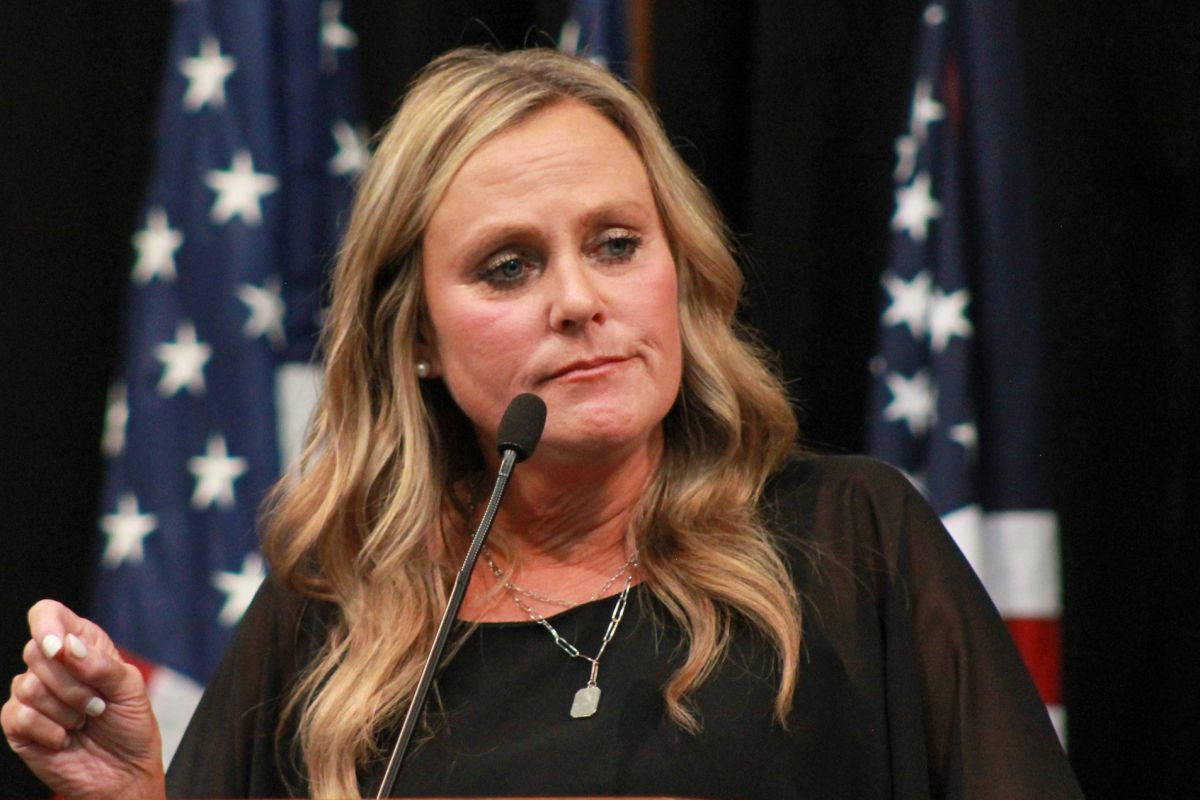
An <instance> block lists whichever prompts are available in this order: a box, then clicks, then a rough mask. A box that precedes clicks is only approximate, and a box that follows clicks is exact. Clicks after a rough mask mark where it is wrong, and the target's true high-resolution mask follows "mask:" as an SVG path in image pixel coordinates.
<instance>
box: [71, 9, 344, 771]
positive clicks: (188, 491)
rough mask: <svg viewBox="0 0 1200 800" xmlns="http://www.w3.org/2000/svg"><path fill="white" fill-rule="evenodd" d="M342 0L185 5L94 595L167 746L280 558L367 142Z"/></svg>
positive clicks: (136, 266)
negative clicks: (268, 517) (259, 522)
mask: <svg viewBox="0 0 1200 800" xmlns="http://www.w3.org/2000/svg"><path fill="white" fill-rule="evenodd" d="M341 13H342V9H341V4H340V3H339V2H337V1H336V0H325V2H318V0H275V1H274V2H267V1H266V0H263V2H252V3H241V2H223V1H222V0H187V2H184V3H178V4H177V5H176V8H175V16H174V21H173V29H172V39H171V45H170V49H169V56H168V61H167V65H166V76H165V80H164V83H163V88H162V94H161V97H160V104H161V109H160V112H159V120H158V130H157V138H158V143H157V151H156V161H155V166H154V171H153V175H152V179H151V182H150V185H149V187H148V192H147V196H146V201H145V205H144V209H143V212H142V215H141V221H140V226H141V227H140V229H139V230H137V231H136V232H135V233H134V234H133V237H132V245H133V251H134V256H133V264H132V269H131V273H130V282H129V289H128V292H129V294H128V299H127V305H126V315H125V317H126V318H125V335H124V356H123V368H122V369H121V371H120V374H119V376H118V377H117V379H116V380H115V381H114V383H113V385H112V387H111V390H110V398H109V405H108V411H107V417H106V421H105V422H106V424H105V431H104V441H103V445H102V446H103V450H104V453H105V456H106V458H107V466H106V479H105V488H104V497H103V508H102V510H101V512H100V517H99V528H100V531H101V533H102V534H103V537H102V541H101V548H102V550H101V554H100V558H99V562H100V563H99V564H98V567H97V574H96V577H95V584H94V595H93V600H92V603H91V608H90V613H91V615H92V616H93V618H95V619H96V621H97V622H99V624H100V625H101V626H103V627H104V628H106V629H107V630H108V632H109V633H110V634H111V636H112V638H113V640H114V641H115V642H116V643H117V645H118V646H119V647H121V648H122V649H123V650H125V651H126V652H127V653H128V654H129V655H130V658H131V659H133V660H134V661H135V663H138V664H139V666H140V667H141V668H142V669H143V671H144V673H145V674H146V675H147V678H148V683H149V687H150V693H151V700H152V701H153V703H154V707H155V711H156V713H157V714H158V716H159V720H160V724H161V727H162V730H163V740H164V741H163V745H164V748H163V749H164V759H165V760H167V761H169V760H170V757H171V754H172V753H173V752H174V749H175V746H176V745H177V743H178V740H179V737H180V736H181V735H182V733H183V728H184V726H186V723H187V721H188V719H189V718H190V716H191V712H192V710H193V708H194V706H195V703H196V702H197V700H198V699H199V694H200V692H201V688H202V686H203V684H204V683H205V681H206V680H207V679H208V677H209V676H210V674H211V673H212V671H213V668H214V667H215V665H216V662H217V660H218V659H219V657H220V655H221V652H222V650H223V648H224V646H225V644H226V642H227V641H228V639H229V637H230V634H231V633H232V630H233V627H234V626H235V625H236V624H237V622H238V620H239V619H240V618H241V616H242V613H243V612H244V611H245V609H246V607H247V605H248V604H249V602H250V599H251V598H252V597H253V595H254V592H255V590H256V589H257V587H258V585H259V584H260V583H261V581H262V579H263V577H264V574H265V565H264V563H263V560H262V557H261V555H260V553H259V550H258V539H257V534H256V529H255V520H256V512H257V509H258V505H259V503H260V502H261V500H262V499H263V495H264V493H265V492H266V491H267V489H268V488H269V487H270V486H271V484H272V483H273V482H274V481H275V480H276V478H277V477H278V476H279V473H280V469H281V465H282V464H284V463H286V462H287V461H288V460H290V458H291V457H292V455H294V452H295V449H296V447H297V445H298V442H299V439H300V431H301V430H302V429H303V427H304V425H305V423H306V422H307V417H308V413H309V411H310V409H311V407H312V402H313V400H314V399H315V396H316V393H317V391H318V378H317V375H318V374H319V373H318V372H317V370H316V368H315V367H313V366H312V360H313V346H314V343H315V334H316V330H317V322H316V318H317V313H318V308H319V306H320V304H321V286H322V281H323V280H324V276H325V268H326V266H327V265H328V263H329V262H330V261H331V257H332V255H333V253H334V251H335V248H336V244H335V243H336V234H337V230H336V228H337V224H338V222H339V219H340V215H341V214H342V212H343V211H344V209H345V208H346V205H347V202H348V199H349V197H350V192H351V184H352V181H353V179H354V177H355V175H356V173H358V172H359V171H360V170H361V168H362V167H363V165H364V162H365V159H366V154H367V147H366V139H365V133H364V130H363V128H362V126H361V125H360V124H359V122H358V114H357V102H356V99H355V98H356V95H357V82H356V78H355V71H354V63H353V59H354V49H355V45H356V42H357V38H356V36H355V34H354V32H353V31H352V30H351V29H350V28H349V27H347V25H346V24H345V23H344V22H343V21H342V18H341Z"/></svg>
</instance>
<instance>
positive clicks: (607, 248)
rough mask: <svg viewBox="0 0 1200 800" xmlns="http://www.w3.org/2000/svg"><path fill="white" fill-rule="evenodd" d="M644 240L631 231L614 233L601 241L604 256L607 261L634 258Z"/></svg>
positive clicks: (621, 260)
mask: <svg viewBox="0 0 1200 800" xmlns="http://www.w3.org/2000/svg"><path fill="white" fill-rule="evenodd" d="M641 243H642V240H641V237H639V236H634V235H633V234H630V233H613V234H610V235H608V236H607V237H605V239H604V241H603V242H602V243H601V248H602V256H601V257H602V258H604V259H605V260H606V261H614V262H618V263H619V262H623V261H628V260H629V259H631V258H633V255H634V253H636V252H637V249H638V247H639V246H640V245H641Z"/></svg>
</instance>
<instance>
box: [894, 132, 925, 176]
mask: <svg viewBox="0 0 1200 800" xmlns="http://www.w3.org/2000/svg"><path fill="white" fill-rule="evenodd" d="M895 147H896V168H895V169H894V170H892V178H893V179H894V180H895V181H896V182H897V183H905V182H907V181H908V179H909V178H911V177H912V174H913V170H914V169H916V167H917V150H918V149H919V147H920V144H919V142H917V137H916V136H913V135H912V134H911V133H905V134H902V135H900V136H897V137H896V145H895Z"/></svg>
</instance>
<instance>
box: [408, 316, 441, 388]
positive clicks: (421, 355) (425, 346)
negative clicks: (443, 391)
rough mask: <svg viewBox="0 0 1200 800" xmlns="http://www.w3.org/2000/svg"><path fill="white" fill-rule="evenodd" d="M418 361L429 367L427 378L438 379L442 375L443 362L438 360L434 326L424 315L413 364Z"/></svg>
mask: <svg viewBox="0 0 1200 800" xmlns="http://www.w3.org/2000/svg"><path fill="white" fill-rule="evenodd" d="M418 361H424V362H425V363H426V364H428V365H429V372H428V373H427V374H426V375H425V377H426V378H436V377H438V376H440V375H441V374H442V370H441V362H440V360H439V359H438V347H437V336H436V335H435V334H434V331H433V326H432V325H430V324H429V323H428V321H426V320H425V319H424V315H422V319H421V321H420V323H419V327H418V333H417V343H416V344H415V345H413V362H414V363H416V362H418Z"/></svg>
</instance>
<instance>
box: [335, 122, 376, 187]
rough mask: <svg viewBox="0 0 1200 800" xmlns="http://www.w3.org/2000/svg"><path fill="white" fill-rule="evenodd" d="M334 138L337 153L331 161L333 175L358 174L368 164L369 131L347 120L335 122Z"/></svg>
mask: <svg viewBox="0 0 1200 800" xmlns="http://www.w3.org/2000/svg"><path fill="white" fill-rule="evenodd" d="M333 140H334V141H335V142H336V143H337V154H336V155H334V157H333V158H332V159H331V160H330V161H329V172H330V174H333V175H357V174H358V173H360V172H362V171H363V169H364V168H365V167H366V166H367V156H368V155H369V153H368V151H367V133H366V131H365V130H364V129H363V127H362V126H359V127H357V128H356V127H354V126H353V125H351V124H350V123H348V122H346V121H345V120H342V119H339V120H338V121H337V122H335V123H333Z"/></svg>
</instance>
